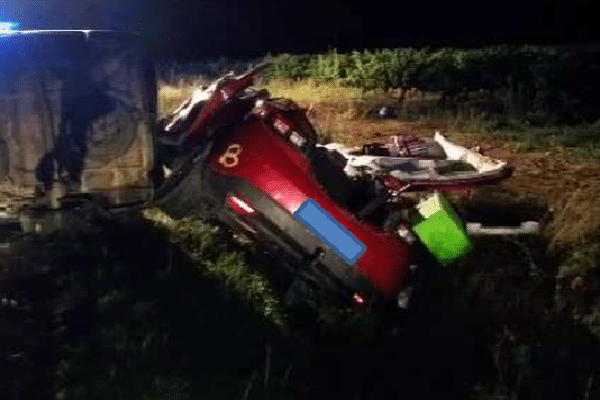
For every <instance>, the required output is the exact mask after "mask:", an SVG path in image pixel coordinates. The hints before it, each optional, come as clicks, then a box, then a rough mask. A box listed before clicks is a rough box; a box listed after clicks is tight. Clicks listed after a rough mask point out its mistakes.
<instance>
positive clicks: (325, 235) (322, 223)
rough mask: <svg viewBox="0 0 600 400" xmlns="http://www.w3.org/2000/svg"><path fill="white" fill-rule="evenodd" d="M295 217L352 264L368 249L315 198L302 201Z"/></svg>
mask: <svg viewBox="0 0 600 400" xmlns="http://www.w3.org/2000/svg"><path fill="white" fill-rule="evenodd" d="M294 217H296V219H298V220H299V221H300V222H302V223H303V224H304V225H305V226H306V227H307V228H308V229H309V230H310V231H311V232H312V233H314V234H315V235H317V236H318V237H319V239H321V240H322V241H323V242H325V243H326V244H327V245H328V246H329V247H330V248H331V249H332V250H333V251H335V252H336V253H337V254H338V255H339V256H340V257H342V258H343V259H344V260H345V261H346V262H347V263H348V264H350V265H354V263H355V262H356V260H358V259H359V258H360V257H361V256H362V255H363V254H364V252H365V251H366V250H367V246H365V244H364V243H363V242H361V241H360V240H358V238H357V237H356V236H354V235H353V234H352V233H351V232H350V231H349V230H348V229H346V227H345V226H343V225H342V224H340V223H339V222H338V221H337V220H336V219H335V218H334V217H333V216H332V215H331V214H329V213H328V212H327V211H325V210H324V209H323V207H321V206H320V205H319V203H317V202H316V201H314V200H313V199H307V200H306V201H305V202H304V203H302V205H301V206H300V208H298V210H297V211H296V212H295V213H294Z"/></svg>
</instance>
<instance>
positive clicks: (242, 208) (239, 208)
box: [227, 196, 255, 215]
mask: <svg viewBox="0 0 600 400" xmlns="http://www.w3.org/2000/svg"><path fill="white" fill-rule="evenodd" d="M227 206H228V207H229V208H230V209H231V210H233V211H235V212H236V213H238V214H242V215H248V214H252V213H254V212H255V210H254V208H252V207H250V205H249V204H248V203H247V202H246V201H244V200H242V199H240V198H239V197H237V196H229V197H228V198H227Z"/></svg>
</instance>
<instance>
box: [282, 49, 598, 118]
mask: <svg viewBox="0 0 600 400" xmlns="http://www.w3.org/2000/svg"><path fill="white" fill-rule="evenodd" d="M599 52H600V50H598V49H594V48H586V49H574V48H560V47H539V46H521V47H517V46H496V47H487V48H481V49H470V50H461V49H450V48H442V49H429V48H423V49H413V48H399V49H382V50H375V51H370V50H365V51H363V52H358V51H354V52H352V53H349V54H340V53H338V52H337V51H335V50H333V51H331V52H329V53H326V54H318V55H290V54H283V55H279V56H277V57H274V58H272V61H273V64H274V67H273V69H272V72H271V74H270V77H271V78H273V79H291V80H295V81H298V80H303V79H314V80H317V81H320V82H336V83H339V84H340V85H344V86H350V87H357V88H361V89H363V90H375V89H383V90H389V89H399V92H400V94H399V95H400V98H401V99H404V96H405V95H406V92H407V91H408V90H411V89H413V88H416V89H418V90H420V91H425V92H434V93H440V94H441V100H442V101H443V102H445V103H447V102H452V103H454V102H463V101H468V97H469V95H472V94H474V93H476V92H479V91H486V92H489V93H490V94H491V99H493V101H494V102H497V103H499V104H500V105H501V106H502V108H503V111H504V113H505V114H508V115H510V116H511V117H513V118H519V119H524V118H525V119H528V120H532V121H533V120H537V121H540V120H542V121H544V122H574V121H580V120H582V119H587V120H589V119H595V118H598V116H599V115H600V114H599V110H598V107H599V106H598V104H597V101H595V99H596V96H595V93H597V91H598V89H599V88H600V77H599V74H598V70H599V68H600V65H599V64H598V62H597V59H598V53H599Z"/></svg>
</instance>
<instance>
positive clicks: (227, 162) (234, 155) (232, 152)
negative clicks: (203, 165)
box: [219, 143, 242, 168]
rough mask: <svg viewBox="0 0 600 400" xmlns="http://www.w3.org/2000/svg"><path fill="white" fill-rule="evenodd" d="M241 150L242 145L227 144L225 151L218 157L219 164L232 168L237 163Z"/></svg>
mask: <svg viewBox="0 0 600 400" xmlns="http://www.w3.org/2000/svg"><path fill="white" fill-rule="evenodd" d="M241 152H242V146H241V145H239V144H237V143H236V144H232V145H229V147H228V148H227V150H226V151H225V153H224V154H223V155H222V156H221V157H219V164H221V165H223V166H224V167H227V168H232V167H235V166H236V165H238V162H239V159H238V156H239V155H240V153H241Z"/></svg>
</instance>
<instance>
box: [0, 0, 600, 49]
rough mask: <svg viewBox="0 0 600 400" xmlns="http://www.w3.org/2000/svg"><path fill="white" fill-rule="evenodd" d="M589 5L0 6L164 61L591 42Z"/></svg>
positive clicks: (324, 1) (210, 2) (161, 1)
mask: <svg viewBox="0 0 600 400" xmlns="http://www.w3.org/2000/svg"><path fill="white" fill-rule="evenodd" d="M592 11H593V2H591V1H582V0H573V1H568V2H566V1H564V0H563V1H562V2H560V3H556V2H550V1H542V0H535V1H533V2H527V1H517V0H505V1H489V0H488V1H480V2H477V3H474V2H467V1H464V0H454V1H444V2H431V1H423V0H413V1H402V0H397V1H393V2H391V1H388V2H382V1H369V0H362V1H360V2H359V1H356V0H347V1H339V0H321V1H316V0H305V1H290V0H280V1H274V2H268V1H266V0H251V1H242V0H222V1H216V0H202V1H190V0H103V1H99V0H46V1H39V0H0V19H2V18H4V19H18V20H20V21H21V23H22V26H23V27H24V28H62V29H64V28H91V29H95V28H98V29H133V30H137V31H140V32H142V33H145V34H147V35H148V36H149V37H151V38H152V40H153V43H154V45H155V48H156V49H157V51H158V52H159V54H160V55H162V56H163V57H166V58H171V57H176V58H180V59H191V58H203V57H218V56H221V55H223V56H228V57H256V56H261V55H264V54H265V53H266V52H268V51H271V52H273V53H280V52H295V53H299V52H315V51H326V50H328V49H329V48H334V47H335V48H338V49H340V50H342V51H347V50H352V49H363V48H382V47H397V46H408V45H413V46H420V45H434V46H435V45H448V46H451V45H462V46H469V45H481V44H489V43H573V42H579V43H582V42H590V41H595V42H597V41H599V35H598V32H599V30H598V28H597V27H596V26H598V25H600V24H598V23H597V22H596V21H595V15H596V14H595V13H594V12H592Z"/></svg>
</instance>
